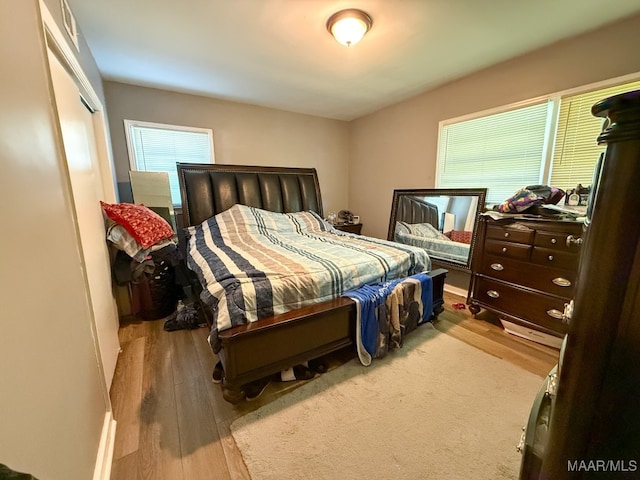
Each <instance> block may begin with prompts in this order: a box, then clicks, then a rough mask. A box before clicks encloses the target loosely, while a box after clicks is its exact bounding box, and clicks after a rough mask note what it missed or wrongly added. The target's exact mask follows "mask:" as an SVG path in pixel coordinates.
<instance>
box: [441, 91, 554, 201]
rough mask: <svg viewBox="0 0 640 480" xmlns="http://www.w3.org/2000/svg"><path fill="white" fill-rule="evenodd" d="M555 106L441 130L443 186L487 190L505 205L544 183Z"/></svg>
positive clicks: (490, 198)
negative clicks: (547, 135) (547, 139)
mask: <svg viewBox="0 0 640 480" xmlns="http://www.w3.org/2000/svg"><path fill="white" fill-rule="evenodd" d="M548 112H549V102H543V103H539V104H535V105H531V106H527V107H523V108H518V109H516V110H511V111H507V112H501V113H497V114H493V115H488V116H484V117H480V118H474V119H472V120H466V121H462V122H456V123H452V124H449V125H444V126H443V127H442V128H441V130H440V139H439V153H438V175H437V186H438V187H439V188H468V187H487V188H488V190H487V202H488V203H499V202H502V201H504V200H505V199H507V198H509V197H510V196H512V195H513V194H514V193H515V192H516V191H517V190H518V189H520V188H522V187H524V186H527V185H533V184H538V183H540V180H541V172H542V168H543V162H544V149H545V132H546V129H547V121H548V118H549V114H548Z"/></svg>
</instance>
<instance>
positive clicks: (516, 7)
mask: <svg viewBox="0 0 640 480" xmlns="http://www.w3.org/2000/svg"><path fill="white" fill-rule="evenodd" d="M69 4H70V5H71V9H72V11H73V13H74V15H75V17H76V20H77V23H78V25H79V27H80V31H81V32H82V34H83V35H84V37H85V39H86V40H87V43H88V44H89V47H90V49H91V52H92V54H93V56H94V58H95V60H96V63H97V65H98V68H99V69H100V72H101V73H102V76H103V78H104V79H105V80H114V81H119V82H124V83H131V84H135V85H143V86H150V87H157V88H162V89H167V90H174V91H178V92H185V93H193V94H198V95H206V96H212V97H216V98H221V99H226V100H232V101H239V102H246V103H251V104H256V105H261V106H266V107H272V108H278V109H283V110H288V111H293V112H299V113H305V114H310V115H316V116H322V117H328V118H335V119H342V120H351V119H354V118H357V117H359V116H362V115H365V114H367V113H371V112H373V111H376V110H378V109H380V108H382V107H385V106H387V105H391V104H393V103H396V102H398V101H401V100H404V99H406V98H409V97H411V96H413V95H416V94H418V93H420V92H422V91H425V90H428V89H430V88H434V87H436V86H438V85H441V84H443V83H446V82H448V81H451V80H452V79H455V78H459V77H461V76H464V75H466V74H469V73H471V72H473V71H476V70H479V69H481V68H484V67H487V66H489V65H492V64H495V63H498V62H501V61H504V60H507V59H509V58H512V57H515V56H518V55H520V54H522V53H525V52H527V51H531V50H534V49H537V48H540V47H542V46H545V45H549V44H551V43H553V42H555V41H557V40H560V39H562V38H566V37H570V36H573V35H576V34H579V33H582V32H584V31H587V30H591V29H594V28H597V27H599V26H601V25H604V24H606V23H609V22H612V21H615V20H617V19H620V18H622V17H625V16H629V15H631V14H633V13H636V12H640V1H637V0H607V1H606V2H603V1H602V0H393V1H392V0H352V1H345V0H180V1H176V0H69ZM605 5H606V8H605V7H604V6H605ZM343 8H360V9H362V10H365V11H366V12H367V13H369V15H371V17H372V18H373V27H372V29H371V31H370V32H369V33H368V34H367V35H365V37H364V38H363V39H362V41H361V42H360V43H359V44H357V45H355V46H353V47H344V46H342V45H340V44H338V43H337V42H336V41H335V40H334V39H333V38H332V37H331V36H330V34H329V33H328V32H327V29H326V21H327V18H328V17H330V16H331V14H333V13H334V12H336V11H338V10H341V9H343Z"/></svg>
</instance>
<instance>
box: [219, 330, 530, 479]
mask: <svg viewBox="0 0 640 480" xmlns="http://www.w3.org/2000/svg"><path fill="white" fill-rule="evenodd" d="M541 384H542V379H541V378H540V377H538V376H536V375H533V374H532V373H529V372H527V371H525V370H522V369H520V368H518V367H516V366H514V365H512V364H509V363H507V362H505V361H503V360H500V359H498V358H495V357H492V356H490V355H488V354H486V353H484V352H482V351H480V350H477V349H475V348H473V347H471V346H468V345H466V344H465V343H462V342H461V341H458V340H456V339H454V338H451V337H450V336H447V335H445V334H443V333H439V332H438V331H437V330H435V329H434V328H433V327H432V326H431V325H430V324H427V325H424V326H422V327H420V328H419V329H418V330H416V331H414V332H413V333H411V334H410V335H409V336H408V337H407V341H406V343H405V346H404V347H403V348H402V349H401V350H398V351H395V352H392V353H391V354H389V355H388V356H387V357H386V358H384V359H382V360H375V361H374V362H373V364H372V365H371V366H370V367H363V366H361V365H360V363H359V362H358V361H357V360H356V359H354V360H352V361H350V362H349V363H347V364H345V365H343V366H340V367H338V368H336V369H335V370H332V371H330V372H328V373H326V374H324V375H322V376H320V377H318V378H316V379H314V380H312V381H310V382H309V383H307V384H305V385H303V386H302V387H300V388H299V389H297V390H295V391H293V392H291V393H290V394H287V395H285V396H283V397H281V398H279V399H277V400H275V401H274V402H273V403H270V404H268V405H265V406H263V407H261V408H260V409H258V410H256V411H254V412H252V413H249V414H247V415H245V416H243V417H241V418H239V419H238V420H236V421H235V422H234V423H233V424H232V425H231V430H232V433H233V436H234V438H235V440H236V443H237V445H238V447H239V448H240V451H241V452H242V456H243V458H244V461H245V463H246V465H247V468H248V469H249V472H250V473H251V478H252V479H253V480H266V479H273V480H300V479H308V480H319V479H327V480H335V479H340V480H345V479H358V480H361V479H367V480H374V479H385V480H386V479H397V480H400V479H408V480H418V479H420V480H423V479H425V480H426V479H438V480H446V479H451V480H460V479H463V480H476V479H477V480H497V479H517V478H518V471H519V466H520V454H519V453H517V452H516V449H515V447H516V444H517V443H518V441H519V439H520V434H521V432H522V427H523V426H524V425H525V423H526V421H527V419H528V414H529V410H530V409H531V405H532V402H533V399H534V397H535V394H536V392H537V391H538V388H539V387H540V385H541Z"/></svg>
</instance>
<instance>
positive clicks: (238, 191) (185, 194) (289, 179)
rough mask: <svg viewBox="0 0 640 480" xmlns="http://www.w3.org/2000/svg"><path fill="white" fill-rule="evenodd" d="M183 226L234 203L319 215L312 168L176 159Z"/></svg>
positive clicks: (317, 192)
mask: <svg viewBox="0 0 640 480" xmlns="http://www.w3.org/2000/svg"><path fill="white" fill-rule="evenodd" d="M178 179H179V181H180V193H181V195H182V216H183V220H182V221H183V226H185V227H188V226H191V225H198V224H200V223H202V222H203V221H204V220H206V219H207V218H211V217H213V216H214V215H216V214H218V213H220V212H223V211H225V210H227V209H228V208H231V207H232V206H234V205H235V204H241V205H248V206H250V207H257V208H261V209H264V210H269V211H272V212H280V213H290V212H300V211H306V210H312V211H314V212H316V213H318V214H319V215H320V216H323V213H322V197H321V196H320V184H319V183H318V174H317V172H316V169H315V168H291V167H259V166H248V165H216V164H199V163H178Z"/></svg>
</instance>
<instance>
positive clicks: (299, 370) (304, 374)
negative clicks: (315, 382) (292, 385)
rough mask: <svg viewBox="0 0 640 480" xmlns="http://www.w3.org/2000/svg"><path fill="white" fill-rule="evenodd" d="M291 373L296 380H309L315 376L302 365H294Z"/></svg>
mask: <svg viewBox="0 0 640 480" xmlns="http://www.w3.org/2000/svg"><path fill="white" fill-rule="evenodd" d="M293 373H294V375H295V376H296V380H311V379H312V378H313V377H315V376H316V374H315V372H314V371H312V370H311V369H310V368H309V367H306V366H304V365H295V366H294V367H293Z"/></svg>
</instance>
